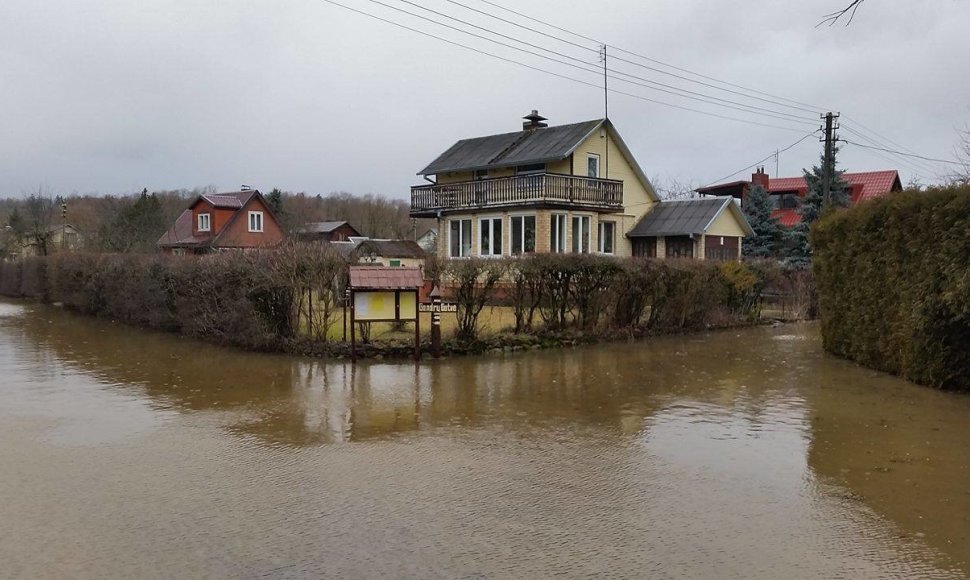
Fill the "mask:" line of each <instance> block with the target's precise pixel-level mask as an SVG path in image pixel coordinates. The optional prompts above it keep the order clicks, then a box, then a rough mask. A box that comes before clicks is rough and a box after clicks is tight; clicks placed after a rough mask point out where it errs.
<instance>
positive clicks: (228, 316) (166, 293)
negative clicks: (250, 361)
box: [0, 246, 343, 350]
mask: <svg viewBox="0 0 970 580" xmlns="http://www.w3.org/2000/svg"><path fill="white" fill-rule="evenodd" d="M342 271H343V262H342V261H341V260H340V258H339V257H337V256H336V255H334V254H333V253H331V252H327V251H321V250H320V249H319V247H317V248H307V247H298V246H293V247H288V248H284V249H282V250H280V251H278V252H273V253H266V252H252V253H248V252H238V253H224V254H213V255H209V256H204V257H201V258H198V259H195V258H184V257H174V256H164V255H154V256H145V255H137V254H82V253H70V254H66V253H65V254H57V255H55V256H50V257H47V258H35V259H29V260H25V261H22V262H8V263H4V264H3V265H2V268H0V293H3V294H6V295H10V296H28V297H34V298H39V299H41V300H42V301H44V302H59V303H62V304H63V305H64V306H65V307H66V308H70V309H72V310H77V311H79V312H82V313H84V314H90V315H95V316H105V317H109V318H113V319H116V320H120V321H122V322H126V323H129V324H133V325H138V326H146V327H149V328H157V329H161V330H167V331H173V332H180V333H183V334H187V335H190V336H196V337H200V338H205V339H209V340H215V341H217V342H223V343H228V344H234V345H237V346H242V347H246V348H252V349H258V350H283V349H285V348H286V342H287V341H289V340H291V339H294V338H296V337H297V333H298V329H299V328H300V324H301V321H305V312H303V311H301V307H303V305H304V301H303V300H302V297H303V296H304V294H305V293H304V292H303V291H302V290H305V289H307V288H316V287H317V286H318V284H319V280H320V279H324V280H325V281H330V280H332V278H333V276H332V275H331V277H330V278H326V276H321V273H324V274H326V273H328V272H329V273H336V272H342ZM297 289H299V290H301V291H299V292H298V290H297ZM328 289H329V288H328Z"/></svg>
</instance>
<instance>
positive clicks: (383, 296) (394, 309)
mask: <svg viewBox="0 0 970 580" xmlns="http://www.w3.org/2000/svg"><path fill="white" fill-rule="evenodd" d="M417 315H418V309H417V292H416V291H409V290H367V291H358V292H355V293H354V319H355V320H357V321H359V322H365V321H376V320H414V319H415V317H417Z"/></svg>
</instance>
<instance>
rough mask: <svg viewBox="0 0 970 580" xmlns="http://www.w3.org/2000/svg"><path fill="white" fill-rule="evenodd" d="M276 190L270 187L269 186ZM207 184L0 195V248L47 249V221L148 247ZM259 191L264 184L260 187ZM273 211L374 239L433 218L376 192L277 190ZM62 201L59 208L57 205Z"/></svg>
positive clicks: (405, 234)
mask: <svg viewBox="0 0 970 580" xmlns="http://www.w3.org/2000/svg"><path fill="white" fill-rule="evenodd" d="M275 191H278V190H275ZM213 192H215V189H214V188H211V187H207V188H196V189H180V190H166V191H155V192H152V191H148V190H145V191H144V192H143V193H141V194H134V195H97V194H86V195H68V196H54V195H51V194H49V193H46V192H44V191H38V192H35V193H32V194H30V195H27V196H25V197H24V198H6V199H0V226H2V228H0V251H2V252H3V254H4V255H16V254H17V249H18V248H19V247H22V246H23V245H24V244H25V243H31V244H33V245H34V246H36V247H37V248H38V251H37V253H40V254H47V253H53V252H54V251H55V250H56V249H57V248H54V247H47V246H48V244H47V236H48V231H49V230H50V229H51V227H52V226H53V227H56V226H60V225H61V224H63V223H68V224H70V225H72V226H74V227H75V228H77V229H78V230H79V231H80V232H81V236H80V240H81V248H82V249H83V250H87V251H92V252H120V253H150V252H155V251H157V247H156V245H155V242H156V241H157V240H158V238H159V237H161V235H162V234H163V233H165V231H166V230H167V229H168V228H169V227H171V225H172V224H173V223H174V222H175V218H177V217H178V215H179V214H180V213H181V212H182V211H183V210H185V209H186V207H187V206H188V205H189V203H191V201H192V200H193V199H195V198H196V197H198V196H199V195H201V194H203V193H213ZM263 193H264V194H266V195H269V194H270V191H264V192H263ZM276 198H277V200H278V204H277V207H276V208H275V209H277V210H279V211H278V213H279V217H280V219H281V220H282V221H283V225H284V227H286V228H287V229H292V228H297V227H300V226H302V225H304V224H306V223H308V222H317V221H328V220H345V221H348V222H350V223H351V224H352V225H353V226H354V227H355V228H357V229H358V230H359V231H360V232H361V233H362V234H363V235H365V236H370V237H374V238H393V239H414V237H415V233H417V235H420V234H422V233H423V232H424V231H425V230H426V229H427V228H428V227H430V226H432V225H433V224H432V223H430V222H427V220H419V221H418V222H413V221H412V220H411V219H410V218H409V216H408V210H409V204H408V202H407V201H405V200H402V199H392V198H388V197H385V196H382V195H375V194H366V195H354V194H351V193H346V192H336V193H330V194H327V195H310V194H307V193H290V192H285V191H280V192H279V195H278V196H276ZM65 206H66V207H65Z"/></svg>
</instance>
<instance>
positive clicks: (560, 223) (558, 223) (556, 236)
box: [549, 213, 566, 254]
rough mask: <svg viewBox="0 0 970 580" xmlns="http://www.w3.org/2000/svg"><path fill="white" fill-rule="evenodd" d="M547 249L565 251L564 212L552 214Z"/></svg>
mask: <svg viewBox="0 0 970 580" xmlns="http://www.w3.org/2000/svg"><path fill="white" fill-rule="evenodd" d="M549 234H550V236H549V251H551V252H553V253H554V254H561V253H563V252H565V251H566V214H561V213H554V214H552V223H551V224H550V228H549Z"/></svg>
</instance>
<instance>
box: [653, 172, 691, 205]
mask: <svg viewBox="0 0 970 580" xmlns="http://www.w3.org/2000/svg"><path fill="white" fill-rule="evenodd" d="M650 183H652V184H653V188H654V190H656V192H657V195H658V196H660V199H664V200H675V199H693V198H697V197H700V194H699V193H697V191H696V190H697V186H696V185H695V184H694V183H693V182H691V181H680V180H678V179H675V178H673V177H666V178H665V177H661V176H659V175H657V176H654V177H652V178H651V179H650Z"/></svg>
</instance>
